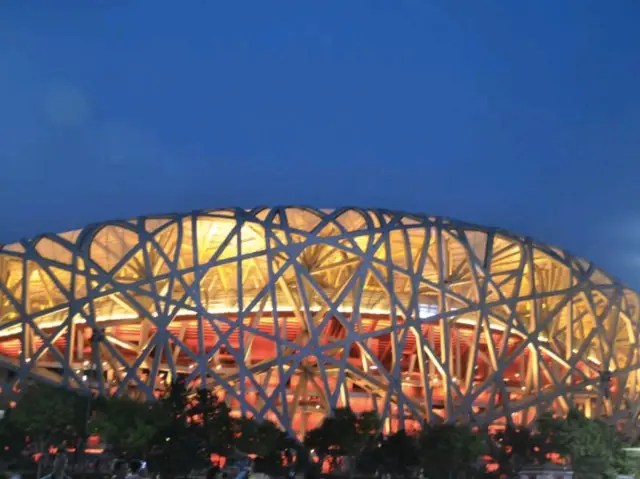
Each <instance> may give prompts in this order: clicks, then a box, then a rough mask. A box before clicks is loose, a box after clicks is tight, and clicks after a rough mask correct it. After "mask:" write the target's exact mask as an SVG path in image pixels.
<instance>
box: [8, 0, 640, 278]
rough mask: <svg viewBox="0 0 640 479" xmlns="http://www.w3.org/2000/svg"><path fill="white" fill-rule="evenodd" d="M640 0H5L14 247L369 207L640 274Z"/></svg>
mask: <svg viewBox="0 0 640 479" xmlns="http://www.w3.org/2000/svg"><path fill="white" fill-rule="evenodd" d="M639 24H640V1H638V0H616V1H610V2H606V1H602V0H574V1H571V0H562V1H558V0H536V1H515V0H501V1H498V0H482V1H478V0H434V1H429V0H386V1H383V0H322V1H319V0H318V1H314V0H308V1H300V0H291V1H285V0H270V1H265V0H259V1H258V0H256V1H242V0H233V1H225V2H222V1H214V0H208V1H205V0H183V1H176V0H154V1H151V0H13V1H12V0H7V1H3V2H1V4H0V180H1V183H0V201H1V204H2V205H3V206H2V208H0V242H10V241H13V240H16V239H18V238H20V237H24V236H31V235H34V234H37V233H40V232H45V231H48V232H58V231H63V230H67V229H72V228H77V227H80V226H82V225H84V224H86V223H90V222H96V221H102V220H107V219H114V218H120V217H130V216H137V215H141V214H150V213H163V212H183V211H190V210H192V209H200V208H215V207H224V206H254V205H257V204H266V205H276V204H291V203H293V204H308V205H312V206H319V207H331V206H340V205H356V206H363V207H376V206H379V207H385V208H391V209H402V210H408V211H412V212H425V213H429V214H439V215H444V216H450V217H454V218H459V219H462V220H466V221H470V222H476V223H481V224H486V225H495V226H502V227H506V228H509V229H513V230H515V231H517V232H519V233H522V234H526V235H530V236H533V237H535V238H537V239H540V240H542V241H547V242H550V243H554V244H557V245H559V246H561V247H564V248H566V249H568V250H569V251H571V252H573V253H574V254H578V255H582V256H586V257H587V258H589V259H592V260H593V261H595V262H596V263H597V264H598V265H601V266H602V267H604V268H605V269H607V270H608V271H609V272H611V273H613V274H614V275H615V276H616V277H618V278H620V279H622V280H624V281H625V282H627V283H628V284H630V285H632V286H634V287H636V288H640V201H639V200H640V188H639V186H638V183H639V178H640V27H638V25H639Z"/></svg>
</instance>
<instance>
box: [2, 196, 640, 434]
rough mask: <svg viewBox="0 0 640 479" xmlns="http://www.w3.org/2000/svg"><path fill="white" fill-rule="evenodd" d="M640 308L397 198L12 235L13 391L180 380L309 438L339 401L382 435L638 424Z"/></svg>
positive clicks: (535, 251)
mask: <svg viewBox="0 0 640 479" xmlns="http://www.w3.org/2000/svg"><path fill="white" fill-rule="evenodd" d="M638 319H639V309H638V295H637V294H636V293H635V292H633V291H631V290H629V289H626V288H625V287H623V286H622V285H620V284H618V283H617V282H615V281H614V280H613V279H612V278H610V277H609V276H608V275H607V274H606V273H604V272H603V271H601V270H599V269H597V268H596V267H594V266H593V265H592V264H591V263H589V262H587V261H585V260H583V259H580V258H575V257H572V256H571V255H569V254H568V253H566V252H564V251H562V250H559V249H557V248H554V247H551V246H548V245H545V244H541V243H538V242H536V241H534V240H531V239H530V238H525V237H521V236H518V235H515V234H513V233H509V232H507V231H503V230H500V229H490V228H482V227H478V226H474V225H469V224H465V223H461V222H456V221H453V220H449V219H445V218H440V217H430V216H423V215H413V214H405V213H398V212H392V211H386V210H359V209H337V210H315V209H310V208H297V207H282V208H273V209H269V208H256V209H223V210H212V211H200V212H195V213H190V214H186V215H167V216H155V217H141V218H136V219H133V220H130V221H113V222H107V223H103V224H97V225H91V226H88V227H86V228H84V229H82V230H76V231H71V232H67V233H62V234H57V235H42V236H40V237H37V238H34V239H30V240H25V241H21V242H18V243H14V244H10V245H6V246H4V247H2V248H0V365H2V366H4V367H5V368H7V369H8V370H9V371H11V374H10V377H9V378H8V379H7V381H6V383H5V384H4V386H3V389H4V392H5V393H11V392H16V391H18V390H19V387H20V384H21V383H22V382H24V381H25V380H27V379H28V378H32V379H36V380H41V381H47V382H50V383H54V384H63V385H65V386H67V387H69V388H74V389H80V390H85V391H86V390H87V389H91V390H93V391H97V392H99V393H102V394H118V395H122V394H129V395H132V396H135V397H139V398H141V399H143V398H152V397H154V396H156V397H157V396H158V395H159V394H161V393H162V391H163V390H164V389H165V387H166V385H167V384H168V383H169V382H170V381H171V380H172V378H175V377H177V376H181V377H183V378H185V379H186V380H187V382H188V383H190V384H193V385H194V386H201V385H203V384H206V385H207V386H208V387H210V388H213V389H214V390H215V391H216V392H217V393H218V396H219V397H220V398H223V399H224V400H226V401H227V402H228V403H229V405H230V406H231V407H232V409H233V412H234V414H238V415H241V414H244V415H248V416H253V417H256V418H267V419H269V420H272V421H275V422H277V423H279V424H280V425H282V427H284V428H286V429H288V430H289V431H291V432H295V433H296V434H298V435H302V434H304V433H305V432H306V431H308V430H309V429H311V428H313V427H315V426H316V425H318V424H319V422H320V421H321V420H322V418H323V417H324V416H325V415H326V414H327V413H328V412H329V411H331V410H332V409H333V408H336V407H342V406H346V405H349V406H350V407H351V408H352V409H353V410H354V411H364V410H372V409H376V410H378V411H379V414H380V417H381V419H382V427H383V428H384V430H385V431H387V432H389V431H393V430H397V429H399V428H405V429H407V430H409V431H411V430H413V429H415V428H417V427H419V424H420V422H421V421H423V420H426V421H428V422H434V421H442V420H445V421H475V422H478V423H493V424H502V423H504V422H505V421H507V420H509V421H513V422H514V423H516V424H528V423H530V422H532V421H533V420H535V418H536V417H537V416H538V415H539V414H540V413H542V412H544V411H547V410H549V409H553V410H554V411H556V412H557V413H558V414H562V413H564V412H566V411H567V410H568V409H569V408H570V407H573V406H575V407H578V408H580V409H581V410H583V411H584V412H585V413H586V414H587V415H589V416H605V417H609V418H611V419H613V420H614V421H616V422H619V423H627V424H628V423H631V422H634V423H635V418H636V417H637V414H638V405H639V402H638V400H637V399H638V391H639V387H640V385H639V381H638V380H639V376H638V369H637V368H638V363H639V358H638V353H639V349H638V343H637V340H638V337H639V329H638ZM629 419H633V421H630V420H629Z"/></svg>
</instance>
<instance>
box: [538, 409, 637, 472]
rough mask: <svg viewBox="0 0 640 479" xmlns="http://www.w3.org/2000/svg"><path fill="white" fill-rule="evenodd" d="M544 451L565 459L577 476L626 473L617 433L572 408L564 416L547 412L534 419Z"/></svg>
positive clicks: (604, 424)
mask: <svg viewBox="0 0 640 479" xmlns="http://www.w3.org/2000/svg"><path fill="white" fill-rule="evenodd" d="M538 430H539V432H540V434H541V435H542V436H543V437H544V438H545V441H546V443H547V445H548V450H549V451H552V452H556V453H558V454H559V455H560V456H561V457H563V458H565V459H566V460H567V461H568V462H569V463H570V465H571V467H572V468H573V470H574V471H575V472H576V474H577V475H578V476H579V477H581V478H586V479H588V478H594V479H595V478H596V477H597V478H602V477H616V476H617V474H618V473H624V472H629V471H628V468H629V466H630V465H629V462H628V461H627V459H626V456H625V452H624V450H623V447H624V444H623V442H622V440H621V437H620V435H619V434H618V432H617V431H616V430H615V429H614V428H613V427H611V426H609V425H608V424H606V423H605V422H603V421H601V420H598V419H588V418H586V417H585V416H584V415H583V414H582V413H581V412H579V411H576V410H572V411H570V412H569V414H568V415H567V417H566V418H563V419H560V418H554V417H553V416H551V415H550V414H548V415H545V416H543V417H541V418H540V420H539V421H538Z"/></svg>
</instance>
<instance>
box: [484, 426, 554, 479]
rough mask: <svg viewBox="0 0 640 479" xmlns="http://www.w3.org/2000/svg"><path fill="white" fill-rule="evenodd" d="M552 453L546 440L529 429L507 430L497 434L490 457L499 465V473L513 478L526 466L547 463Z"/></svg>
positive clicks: (491, 447)
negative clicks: (548, 455) (547, 455)
mask: <svg viewBox="0 0 640 479" xmlns="http://www.w3.org/2000/svg"><path fill="white" fill-rule="evenodd" d="M548 452H550V451H549V448H548V445H547V443H546V441H545V438H544V437H543V436H541V435H540V434H538V433H534V432H532V431H531V430H530V429H527V428H516V427H514V426H511V425H509V426H507V428H506V429H505V430H504V431H502V432H499V433H497V434H496V435H495V436H494V437H493V441H492V442H491V444H490V455H491V457H492V459H493V460H494V461H495V462H496V463H497V464H498V466H499V472H500V473H501V474H504V475H506V476H507V477H512V476H514V475H515V474H517V473H518V472H519V471H520V470H521V469H522V468H523V467H524V466H528V465H541V464H545V463H546V462H547V458H546V454H547V453H548Z"/></svg>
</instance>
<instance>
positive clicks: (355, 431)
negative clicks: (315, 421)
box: [304, 408, 380, 468]
mask: <svg viewBox="0 0 640 479" xmlns="http://www.w3.org/2000/svg"><path fill="white" fill-rule="evenodd" d="M379 426H380V421H379V419H378V416H377V414H376V413H372V412H365V413H361V414H355V413H354V412H353V411H351V410H350V409H348V408H341V409H336V410H334V411H333V413H332V414H331V415H330V416H328V417H327V418H325V420H324V421H323V422H322V424H321V425H320V426H319V427H317V428H315V429H313V430H311V431H309V432H308V433H307V436H306V437H305V440H304V444H305V446H306V447H307V449H309V450H313V451H314V453H315V454H316V455H317V456H318V459H319V462H320V464H322V463H323V462H324V461H325V460H329V462H330V463H331V464H332V465H335V464H336V462H337V459H338V458H339V457H343V458H345V457H348V458H351V459H352V462H353V463H354V464H352V465H355V466H356V467H358V468H359V467H360V466H359V462H360V459H362V458H363V456H365V458H367V457H370V455H371V453H368V454H367V452H366V451H367V450H371V449H372V448H373V447H374V445H375V444H376V440H377V435H378V429H379ZM363 467H365V468H366V467H371V464H366V465H364V464H363Z"/></svg>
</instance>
